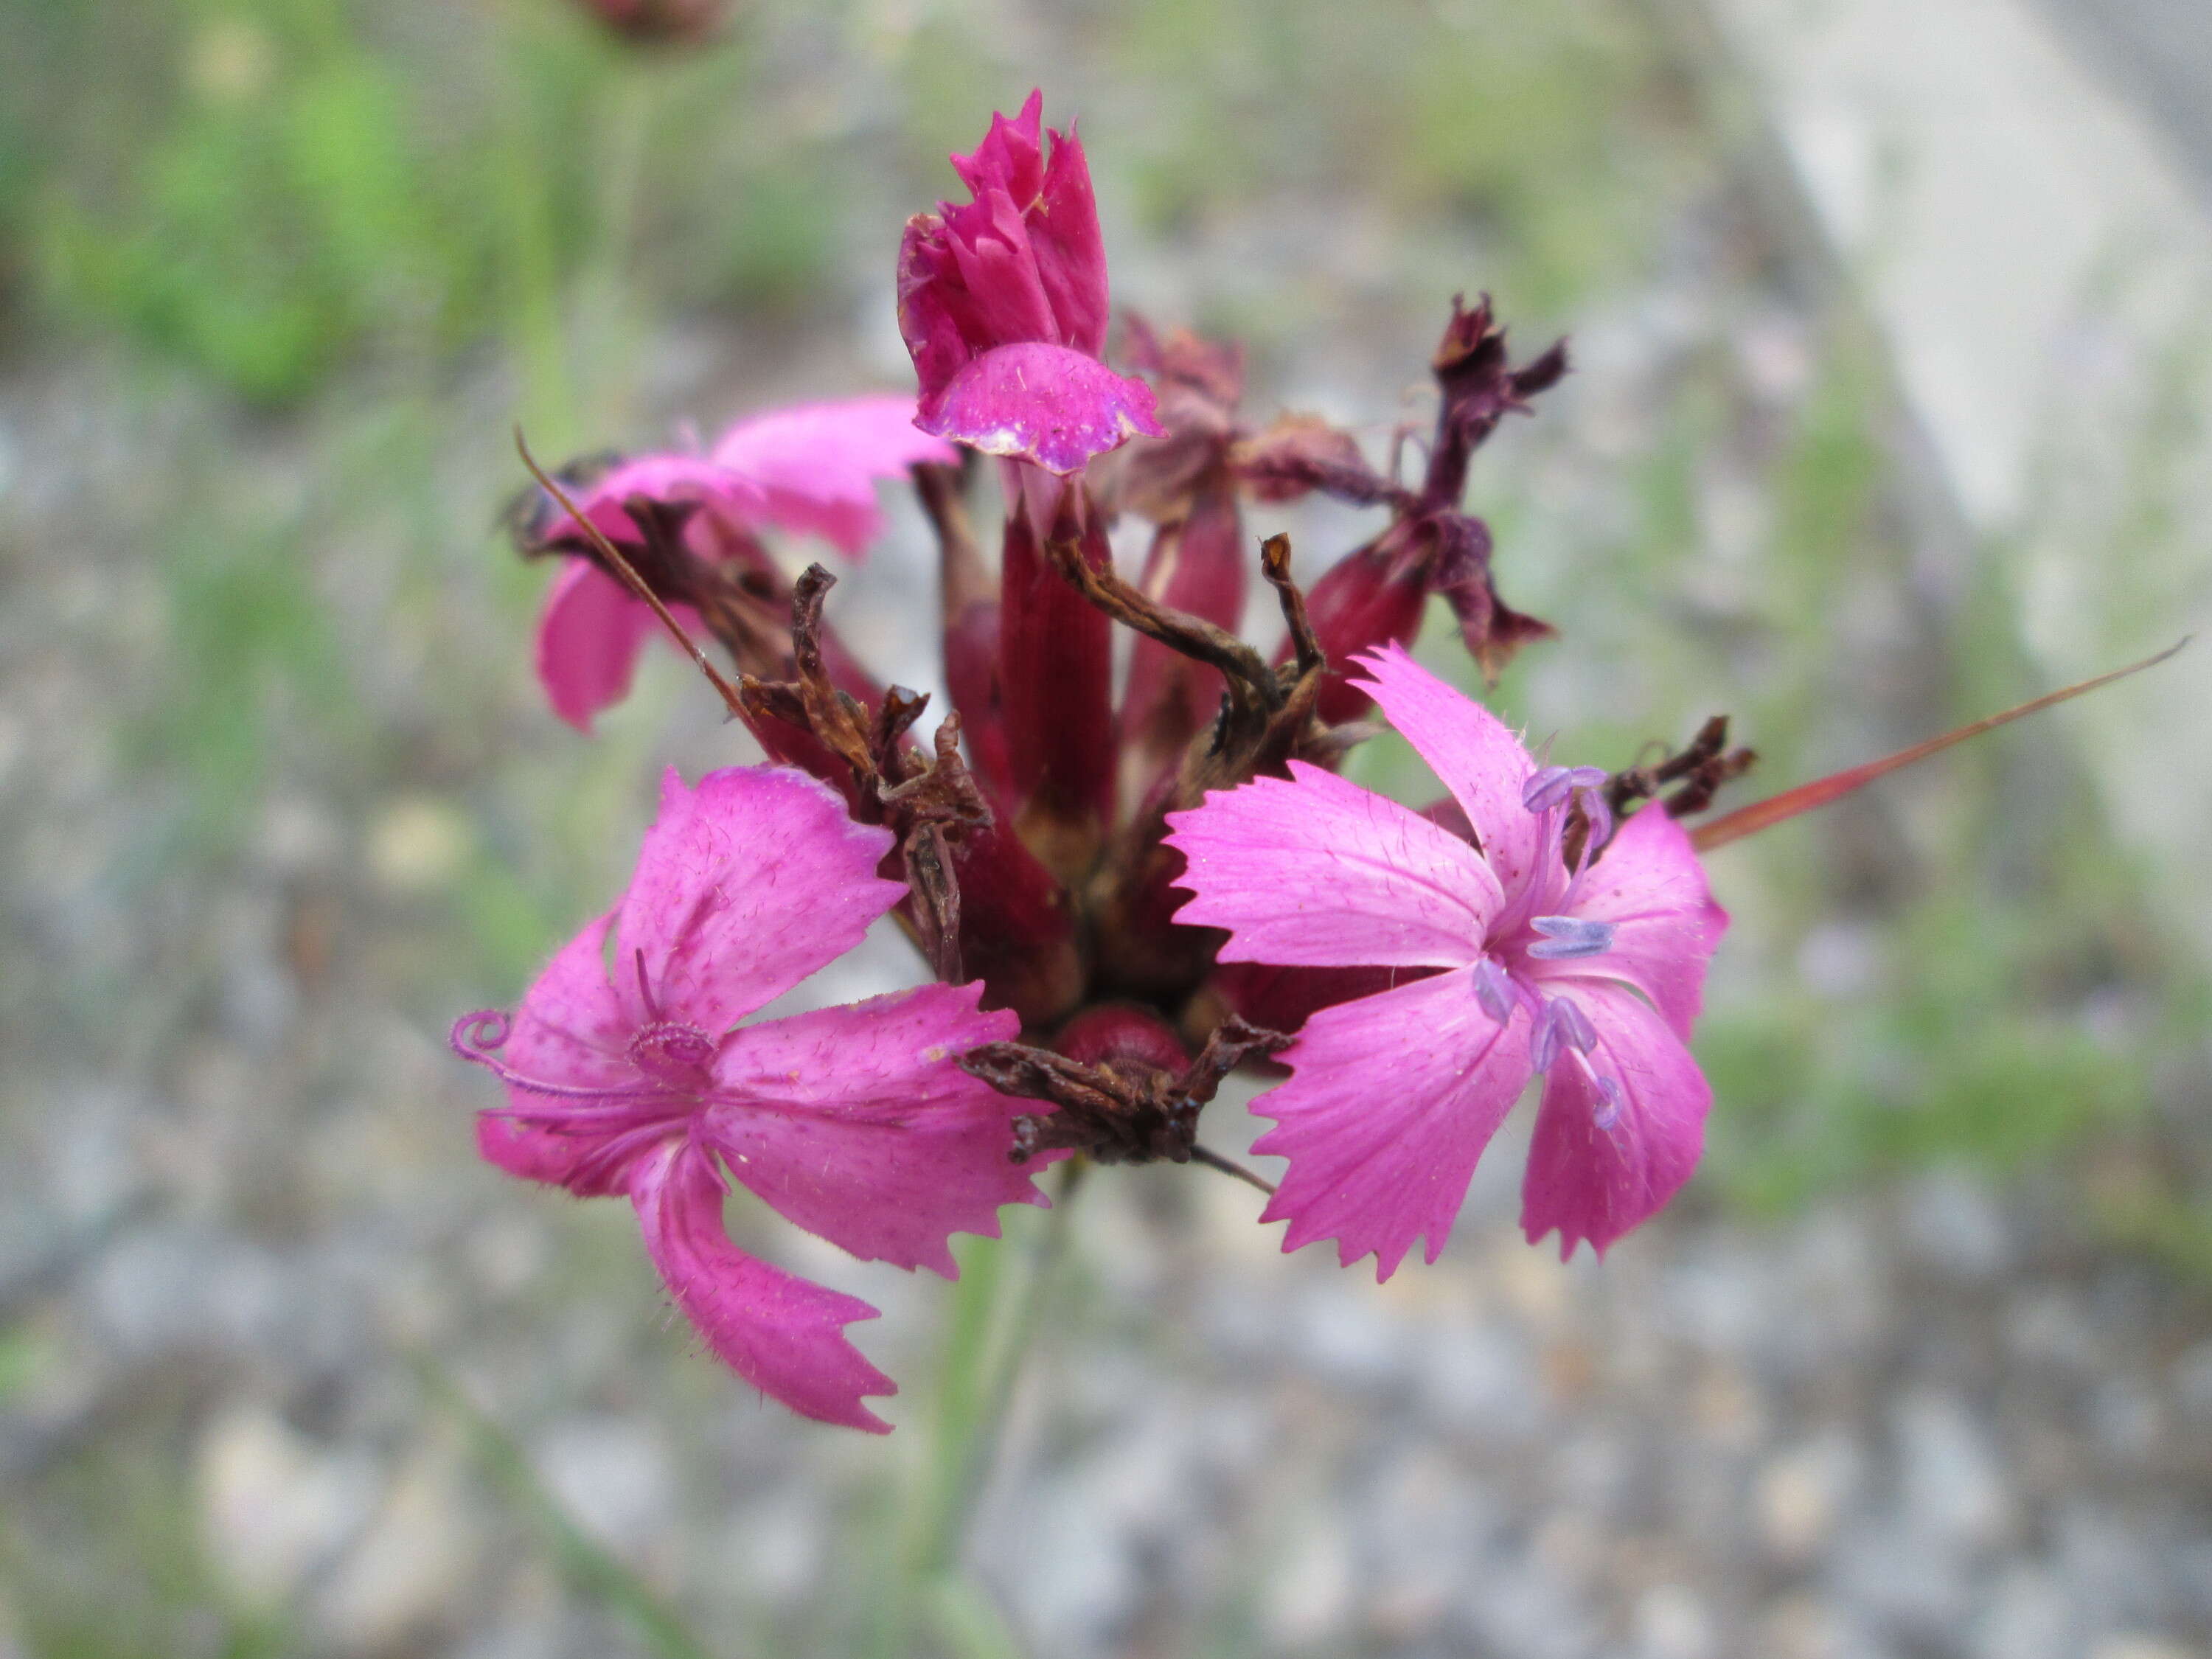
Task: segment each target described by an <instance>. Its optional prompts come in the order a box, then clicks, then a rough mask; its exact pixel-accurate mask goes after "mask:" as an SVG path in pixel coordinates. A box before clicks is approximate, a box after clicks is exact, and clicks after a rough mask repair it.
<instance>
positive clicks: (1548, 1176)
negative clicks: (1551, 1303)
mask: <svg viewBox="0 0 2212 1659" xmlns="http://www.w3.org/2000/svg"><path fill="white" fill-rule="evenodd" d="M1552 988H1556V989H1559V990H1569V989H1570V987H1569V986H1568V985H1565V984H1559V985H1556V986H1555V987H1552ZM1571 995H1572V996H1573V997H1574V1000H1575V1001H1576V1003H1577V1005H1579V1006H1580V1007H1581V1008H1582V1010H1583V1012H1584V1013H1585V1014H1587V1015H1588V1016H1589V1022H1590V1024H1591V1025H1593V1026H1594V1027H1595V1028H1596V1031H1597V1046H1596V1048H1595V1049H1593V1050H1592V1051H1591V1053H1590V1054H1589V1065H1588V1066H1587V1068H1586V1067H1585V1066H1583V1065H1582V1064H1580V1063H1579V1062H1578V1061H1577V1060H1576V1059H1574V1058H1573V1057H1571V1056H1566V1055H1563V1056H1562V1057H1561V1058H1560V1059H1559V1061H1558V1062H1556V1063H1555V1064H1554V1065H1553V1067H1552V1069H1551V1072H1550V1073H1549V1074H1548V1075H1547V1078H1546V1079H1545V1085H1544V1101H1543V1105H1542V1107H1541V1109H1539V1110H1538V1112H1537V1114H1536V1133H1535V1135H1534V1139H1532V1140H1531V1141H1530V1143H1529V1146H1528V1174H1527V1176H1525V1177H1524V1178H1523V1180H1522V1186H1521V1230H1522V1232H1524V1233H1525V1234H1527V1235H1528V1242H1529V1243H1531V1244H1533V1243H1535V1242H1536V1241H1537V1240H1538V1239H1540V1238H1541V1237H1543V1236H1544V1235H1545V1234H1546V1233H1547V1232H1550V1231H1552V1230H1553V1228H1557V1229H1558V1230H1559V1256H1560V1259H1561V1260H1562V1261H1564V1260H1565V1259H1566V1258H1567V1257H1568V1256H1570V1255H1573V1254H1574V1249H1575V1246H1576V1245H1577V1244H1578V1243H1581V1242H1582V1241H1583V1240H1584V1239H1588V1240H1589V1243H1590V1246H1591V1248H1592V1249H1595V1251H1596V1252H1597V1253H1598V1254H1599V1255H1604V1254H1605V1252H1606V1249H1607V1246H1608V1245H1610V1244H1611V1243H1613V1240H1615V1239H1616V1238H1619V1237H1620V1236H1621V1235H1622V1234H1623V1233H1625V1232H1626V1231H1628V1230H1629V1229H1630V1228H1632V1227H1633V1226H1635V1225H1637V1224H1638V1223H1639V1222H1641V1221H1644V1220H1645V1219H1647V1218H1649V1217H1650V1216H1651V1215H1653V1214H1654V1213H1655V1212H1657V1211H1658V1209H1659V1208H1660V1206H1662V1205H1664V1204H1665V1203H1666V1202H1667V1200H1668V1199H1670V1198H1672V1197H1674V1194H1675V1193H1676V1191H1677V1190H1678V1189H1680V1187H1681V1185H1682V1183H1683V1182H1685V1181H1687V1180H1688V1179H1689V1178H1690V1172H1691V1171H1692V1170H1694V1169H1696V1168H1697V1164H1698V1155H1699V1152H1701V1151H1702V1150H1703V1149H1704V1146H1705V1113H1706V1110H1707V1109H1709V1108H1710V1107H1711V1105H1712V1100H1713V1091H1712V1088H1711V1085H1709V1084H1707V1083H1706V1081H1705V1073H1703V1072H1700V1071H1699V1069H1698V1062H1697V1061H1696V1060H1693V1059H1692V1058H1691V1056H1690V1051H1689V1050H1688V1049H1687V1048H1684V1047H1683V1046H1682V1040H1681V1039H1680V1037H1678V1036H1675V1035H1674V1031H1673V1030H1671V1029H1669V1027H1668V1024H1667V1022H1666V1021H1665V1020H1664V1019H1662V1018H1660V1016H1659V1015H1658V1014H1656V1013H1655V1012H1653V1011H1652V1009H1651V1008H1650V1006H1649V1005H1647V1004H1646V1003H1645V1002H1644V1000H1643V999H1641V998H1640V997H1638V995H1637V994H1635V993H1634V992H1633V991H1632V990H1630V989H1629V988H1628V987H1626V986H1624V985H1620V984H1616V983H1614V982H1613V981H1607V980H1596V979H1585V980H1579V981H1574V982H1573V983H1572V985H1571ZM1592 1072H1595V1073H1596V1074H1598V1075H1599V1076H1601V1077H1606V1078H1610V1079H1613V1081H1614V1082H1615V1083H1616V1084H1617V1085H1619V1087H1620V1101H1619V1102H1618V1103H1613V1102H1610V1101H1608V1100H1607V1098H1606V1097H1605V1095H1604V1093H1603V1092H1602V1091H1601V1090H1600V1089H1599V1087H1598V1086H1597V1085H1595V1083H1594V1082H1593V1081H1592V1080H1591V1075H1590V1074H1591V1073H1592Z"/></svg>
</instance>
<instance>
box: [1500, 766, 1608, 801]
mask: <svg viewBox="0 0 2212 1659" xmlns="http://www.w3.org/2000/svg"><path fill="white" fill-rule="evenodd" d="M1604 781H1605V771H1604V769H1603V768H1601V767H1596V766H1547V767H1545V768H1544V769H1542V770H1541V771H1538V772H1534V773H1531V774H1530V775H1529V777H1528V782H1526V783H1524V784H1522V786H1521V804H1522V805H1523V806H1525V807H1527V808H1528V810H1529V811H1532V812H1548V811H1551V809H1552V808H1553V807H1554V806H1558V805H1563V804H1564V803H1565V800H1566V799H1567V798H1568V797H1569V796H1570V795H1571V794H1573V793H1575V791H1576V790H1577V789H1595V788H1597V787H1599V786H1600V785H1601V784H1602V783H1604Z"/></svg>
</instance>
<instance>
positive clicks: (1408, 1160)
mask: <svg viewBox="0 0 2212 1659" xmlns="http://www.w3.org/2000/svg"><path fill="white" fill-rule="evenodd" d="M1279 1058H1280V1060H1282V1062H1283V1063H1284V1064H1285V1065H1286V1066H1290V1067H1291V1080H1290V1081H1289V1082H1287V1083H1285V1084H1283V1085H1281V1086H1279V1087H1278V1088H1275V1089H1273V1090H1270V1091H1268V1092H1267V1093H1266V1094H1264V1095H1262V1096H1261V1097H1260V1098H1259V1099H1257V1100H1256V1101H1255V1102H1253V1103H1252V1109H1253V1110H1254V1111H1255V1112H1256V1113H1258V1114H1259V1115H1261V1116H1262V1117H1271V1118H1273V1119H1274V1120H1275V1127H1273V1128H1272V1129H1270V1130H1268V1131H1267V1133H1265V1134H1263V1135H1261V1137H1260V1139H1258V1140H1256V1141H1255V1142H1254V1143H1253V1145H1252V1150H1253V1151H1254V1152H1260V1153H1272V1154H1273V1155H1275V1156H1277V1157H1281V1158H1288V1159H1289V1160H1290V1165H1291V1167H1290V1170H1289V1173H1288V1174H1286V1175H1285V1176H1284V1177H1283V1182H1282V1185H1281V1187H1280V1188H1278V1189H1277V1191H1276V1193H1275V1195H1274V1197H1273V1198H1272V1199H1271V1200H1268V1203H1267V1210H1266V1212H1264V1213H1262V1215H1261V1220H1262V1221H1288V1222H1289V1223H1290V1224H1291V1225H1290V1229H1289V1231H1288V1232H1287V1233H1285V1236H1284V1238H1283V1248H1284V1249H1285V1250H1295V1249H1298V1248H1299V1247H1300V1246H1301V1245H1304V1244H1309V1243H1312V1242H1313V1241H1314V1240H1316V1239H1319V1238H1334V1239H1335V1240H1336V1241H1337V1259H1338V1260H1339V1261H1340V1262H1342V1263H1343V1264H1344V1265H1345V1266H1346V1267H1349V1266H1351V1265H1352V1262H1353V1261H1357V1260H1358V1258H1359V1257H1361V1256H1363V1255H1366V1254H1367V1253H1368V1252H1370V1251H1372V1252H1374V1255H1375V1258H1376V1260H1375V1276H1376V1279H1377V1280H1381V1279H1388V1278H1389V1276H1390V1275H1391V1274H1392V1273H1395V1271H1396V1270H1397V1267H1398V1264H1399V1262H1400V1261H1403V1260H1404V1259H1405V1255H1406V1252H1407V1250H1408V1249H1411V1248H1412V1247H1413V1240H1414V1239H1415V1237H1419V1236H1422V1235H1425V1236H1426V1237H1427V1240H1428V1259H1429V1260H1430V1261H1435V1260H1436V1259H1437V1256H1438V1255H1440V1254H1441V1253H1442V1252H1443V1247H1444V1243H1445V1241H1446V1240H1447V1239H1449V1237H1451V1226H1452V1222H1453V1219H1454V1218H1455V1217H1456V1216H1457V1215H1458V1214H1459V1209H1460V1206H1461V1204H1462V1203H1463V1202H1464V1201H1465V1200H1466V1198H1467V1186H1468V1182H1469V1181H1470V1180H1471V1179H1472V1178H1473V1177H1474V1165H1475V1161H1476V1160H1477V1159H1478V1158H1480V1157H1481V1156H1482V1149H1483V1148H1484V1147H1485V1146H1488V1145H1489V1144H1490V1137H1491V1136H1492V1134H1493V1133H1495V1132H1496V1131H1497V1128H1498V1124H1499V1123H1500V1122H1501V1121H1504V1116H1505V1114H1506V1113H1507V1112H1508V1111H1510V1109H1512V1106H1513V1103H1514V1102H1515V1101H1516V1100H1517V1099H1519V1098H1520V1096H1521V1091H1522V1088H1523V1087H1524V1086H1525V1085H1527V1083H1528V1078H1529V1074H1530V1073H1529V1066H1528V1013H1527V1012H1526V1010H1525V1009H1524V1008H1522V1007H1521V1006H1518V1005H1516V1006H1515V1008H1514V1011H1513V1016H1512V1018H1510V1020H1508V1021H1507V1022H1506V1023H1505V1024H1502V1025H1501V1024H1498V1022H1497V1021H1496V1020H1493V1019H1492V1018H1491V1017H1490V1016H1489V1015H1488V1014H1486V1013H1485V1012H1483V1011H1482V1007H1481V1005H1480V1003H1478V1002H1477V1001H1476V1000H1475V996H1474V970H1473V969H1464V968H1463V969H1455V971H1453V972H1451V973H1448V974H1438V975H1435V976H1434V977H1432V978H1429V979H1424V980H1419V981H1415V982H1414V983H1413V984H1410V985H1401V986H1399V987H1396V988H1395V990H1389V991H1383V992H1381V993H1378V994H1376V995H1374V996H1371V997H1362V998H1361V999H1360V1000H1358V1001H1357V1002H1341V1003H1338V1004H1337V1005H1335V1006H1334V1007H1328V1008H1323V1009H1322V1010H1320V1011H1319V1012H1316V1014H1314V1016H1313V1017H1312V1018H1310V1019H1309V1020H1307V1021H1306V1023H1305V1029H1304V1030H1303V1031H1301V1032H1300V1033H1299V1035H1298V1040H1297V1042H1296V1043H1294V1044H1293V1045H1292V1046H1291V1048H1288V1049H1286V1050H1285V1051H1284V1053H1283V1054H1281V1055H1280V1056H1279Z"/></svg>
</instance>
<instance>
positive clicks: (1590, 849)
mask: <svg viewBox="0 0 2212 1659" xmlns="http://www.w3.org/2000/svg"><path fill="white" fill-rule="evenodd" d="M1583 817H1585V818H1587V819H1588V820H1589V833H1588V834H1587V835H1585V836H1583V863H1584V864H1585V865H1587V864H1588V863H1589V861H1590V860H1592V859H1593V858H1595V856H1596V855H1597V854H1598V851H1599V849H1600V848H1602V847H1604V845H1605V844H1606V842H1609V841H1611V840H1612V839H1613V809H1612V808H1611V807H1610V806H1607V805H1606V804H1605V793H1604V792H1603V791H1602V790H1598V789H1592V790H1590V791H1589V792H1588V793H1585V794H1584V795H1583Z"/></svg>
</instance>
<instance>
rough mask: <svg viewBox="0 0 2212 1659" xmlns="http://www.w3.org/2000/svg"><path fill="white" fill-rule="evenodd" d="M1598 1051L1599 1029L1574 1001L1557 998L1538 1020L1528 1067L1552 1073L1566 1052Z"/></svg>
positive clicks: (1547, 1006) (1530, 1043) (1529, 1047)
mask: <svg viewBox="0 0 2212 1659" xmlns="http://www.w3.org/2000/svg"><path fill="white" fill-rule="evenodd" d="M1596 1047H1597V1028H1596V1027H1595V1026H1594V1025H1592V1024H1590V1023H1589V1015H1588V1014H1586V1013H1584V1012H1583V1011H1582V1009H1581V1007H1580V1006H1579V1005H1577V1003H1576V1002H1575V1001H1574V1000H1572V999H1571V998H1568V997H1553V998H1552V999H1551V1000H1549V1001H1548V1002H1547V1003H1545V1005H1544V1012H1542V1013H1541V1014H1539V1015H1537V1016H1536V1034H1535V1035H1534V1036H1532V1037H1531V1038H1529V1040H1528V1064H1529V1065H1530V1066H1533V1067H1534V1069H1535V1070H1537V1071H1539V1072H1548V1071H1550V1070H1551V1069H1552V1062H1553V1060H1557V1059H1559V1051H1560V1050H1561V1049H1562V1048H1573V1049H1576V1050H1577V1051H1578V1052H1580V1053H1582V1054H1588V1053H1589V1051H1590V1050H1591V1049H1593V1048H1596Z"/></svg>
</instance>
